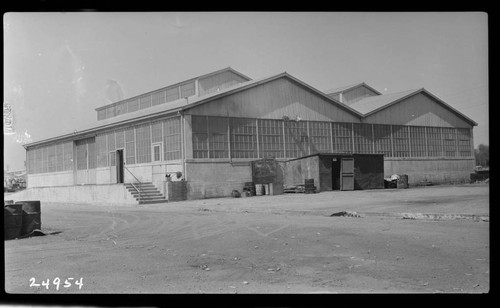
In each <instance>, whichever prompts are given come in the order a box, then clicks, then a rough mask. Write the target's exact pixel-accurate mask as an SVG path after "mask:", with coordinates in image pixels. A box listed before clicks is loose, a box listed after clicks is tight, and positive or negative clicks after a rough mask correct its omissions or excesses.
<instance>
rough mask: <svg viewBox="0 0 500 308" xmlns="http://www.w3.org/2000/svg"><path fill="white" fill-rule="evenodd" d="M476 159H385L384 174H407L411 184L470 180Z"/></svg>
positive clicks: (387, 175)
mask: <svg viewBox="0 0 500 308" xmlns="http://www.w3.org/2000/svg"><path fill="white" fill-rule="evenodd" d="M474 166H475V162H474V159H453V160H409V159H408V160H388V159H386V160H385V161H384V176H385V177H389V176H391V175H392V174H407V175H408V183H409V184H410V185H418V184H419V183H422V182H426V181H428V182H432V183H435V184H446V183H461V182H469V181H470V174H471V173H472V172H474Z"/></svg>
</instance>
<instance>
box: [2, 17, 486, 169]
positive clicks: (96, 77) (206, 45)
mask: <svg viewBox="0 0 500 308" xmlns="http://www.w3.org/2000/svg"><path fill="white" fill-rule="evenodd" d="M4 65H5V66H4V67H5V69H4V103H5V102H7V103H9V104H11V106H12V109H13V112H14V123H15V129H16V133H17V134H14V135H7V136H6V135H4V168H5V166H6V165H9V169H10V170H16V169H22V168H24V160H25V153H24V148H23V147H22V146H21V144H20V143H19V142H18V141H17V139H19V136H20V135H24V133H25V132H28V134H29V135H30V136H31V139H32V140H33V141H36V140H41V139H45V138H48V137H54V136H58V135H61V134H64V133H68V132H72V131H73V130H74V129H75V128H77V127H80V126H84V125H86V124H87V123H89V122H93V121H95V119H96V115H95V111H94V108H96V107H99V106H102V105H104V104H106V103H107V102H106V96H105V95H106V83H107V81H108V80H110V79H111V80H115V81H117V82H118V83H119V84H120V85H121V87H122V89H123V92H124V95H125V97H130V96H134V95H138V94H141V93H144V92H147V91H151V90H155V89H158V88H161V87H164V86H167V85H169V84H172V83H176V82H179V81H182V80H184V79H188V78H192V77H195V76H198V75H202V74H205V73H209V72H211V71H214V70H218V69H221V68H225V67H228V66H231V67H232V68H234V69H236V70H237V71H240V72H242V73H243V74H245V75H247V76H249V77H251V78H254V79H256V78H261V77H265V76H269V75H273V74H277V73H281V72H284V71H286V72H288V73H290V74H291V75H293V76H295V77H297V78H299V79H300V80H302V81H304V82H305V83H307V84H309V85H311V86H313V87H315V88H317V89H319V90H327V89H330V88H334V87H340V86H344V85H349V84H353V83H358V82H366V83H367V84H369V85H370V86H372V87H374V88H375V89H377V90H379V91H380V92H383V93H391V92H399V91H404V90H409V89H417V88H422V87H424V88H425V89H427V90H428V91H430V92H431V93H433V94H434V95H436V96H437V97H439V98H441V99H442V100H444V101H445V102H447V103H448V104H450V105H451V106H453V107H454V108H456V109H457V110H459V111H461V112H462V113H464V114H465V115H467V116H468V117H470V118H472V119H473V120H474V121H476V122H477V123H478V124H479V125H478V126H477V127H475V128H474V144H475V147H477V145H479V144H481V143H482V144H489V132H488V125H489V124H488V15H487V14H485V13H481V12H453V13H451V12H450V13H446V12H439V13H438V12H436V13H433V12H422V13H401V12H399V13H373V12H365V13H354V12H341V13H340V12H339V13H335V12H328V13H327V12H316V13H314V12H308V13H301V12H283V13H272V12H267V13H265V12H252V13H251V12H238V13H231V12H223V13H203V12H200V13H191V12H182V13H174V12H165V13H161V12H157V13H91V12H88V13H7V14H5V15H4Z"/></svg>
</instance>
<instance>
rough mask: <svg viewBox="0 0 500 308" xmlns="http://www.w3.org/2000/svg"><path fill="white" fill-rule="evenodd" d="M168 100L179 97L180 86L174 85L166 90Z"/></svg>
mask: <svg viewBox="0 0 500 308" xmlns="http://www.w3.org/2000/svg"><path fill="white" fill-rule="evenodd" d="M166 96H167V102H171V101H175V100H178V99H179V87H178V86H177V87H173V88H169V89H167V90H166Z"/></svg>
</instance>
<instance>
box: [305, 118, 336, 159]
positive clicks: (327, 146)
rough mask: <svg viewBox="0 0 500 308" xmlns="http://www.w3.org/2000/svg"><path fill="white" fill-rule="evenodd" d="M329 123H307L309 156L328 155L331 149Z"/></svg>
mask: <svg viewBox="0 0 500 308" xmlns="http://www.w3.org/2000/svg"><path fill="white" fill-rule="evenodd" d="M331 134H332V132H331V127H330V122H313V121H311V122H309V145H310V147H311V154H314V153H329V152H331V147H332V137H331Z"/></svg>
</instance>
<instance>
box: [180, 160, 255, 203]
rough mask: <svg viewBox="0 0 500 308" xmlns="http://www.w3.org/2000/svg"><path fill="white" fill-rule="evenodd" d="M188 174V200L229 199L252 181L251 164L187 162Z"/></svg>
mask: <svg viewBox="0 0 500 308" xmlns="http://www.w3.org/2000/svg"><path fill="white" fill-rule="evenodd" d="M186 172H187V197H188V199H204V198H214V197H228V196H231V192H232V191H233V190H234V189H237V190H238V191H240V192H241V191H242V189H243V186H244V185H245V182H251V181H252V169H251V163H250V162H244V163H240V162H238V163H230V162H229V161H224V162H200V163H199V162H187V163H186Z"/></svg>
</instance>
